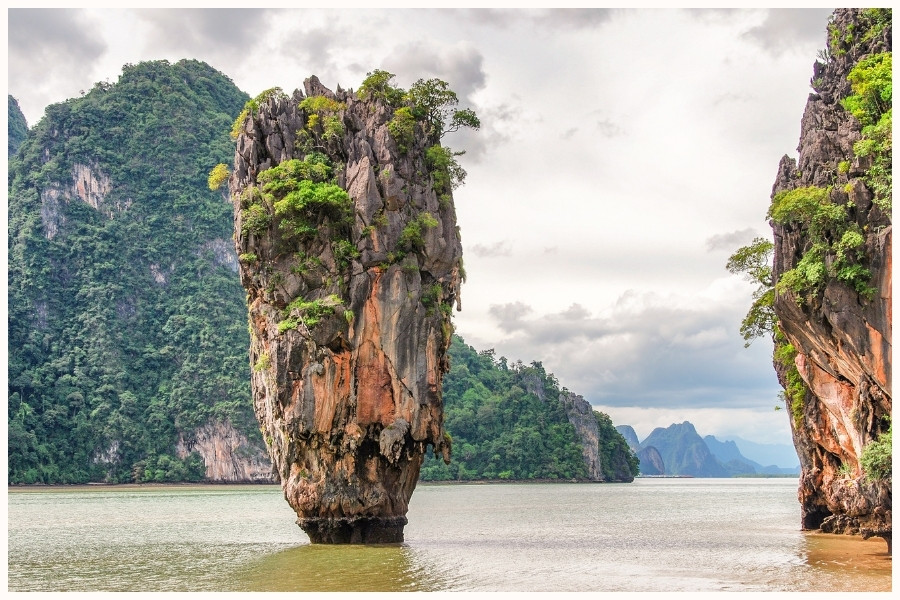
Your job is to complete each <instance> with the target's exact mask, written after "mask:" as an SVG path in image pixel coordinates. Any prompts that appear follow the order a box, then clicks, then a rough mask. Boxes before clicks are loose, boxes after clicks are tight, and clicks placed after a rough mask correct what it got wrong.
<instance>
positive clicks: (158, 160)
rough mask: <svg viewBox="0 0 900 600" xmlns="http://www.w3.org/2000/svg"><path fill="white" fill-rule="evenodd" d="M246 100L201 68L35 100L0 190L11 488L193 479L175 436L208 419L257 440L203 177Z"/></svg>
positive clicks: (234, 300) (223, 232)
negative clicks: (33, 116) (37, 106)
mask: <svg viewBox="0 0 900 600" xmlns="http://www.w3.org/2000/svg"><path fill="white" fill-rule="evenodd" d="M246 100H247V96H246V94H244V93H243V92H241V91H240V90H238V89H237V87H235V86H234V84H233V83H232V82H231V80H229V79H228V78H227V77H225V76H224V75H222V74H221V73H219V72H217V71H215V70H214V69H212V68H211V67H209V66H208V65H206V64H204V63H200V62H197V61H180V62H178V63H177V64H169V63H168V62H167V61H159V62H150V63H142V64H138V65H126V66H125V67H124V68H123V72H122V75H121V77H120V79H119V81H118V82H117V83H116V84H108V83H98V84H97V85H95V86H94V88H93V89H92V90H90V92H88V93H87V94H85V95H84V96H82V97H80V98H75V99H72V100H69V101H67V102H64V103H61V104H56V105H53V106H50V107H48V108H47V110H46V114H45V116H44V117H43V119H41V120H40V121H39V122H38V123H37V124H36V125H35V126H34V127H33V129H32V131H31V132H30V133H29V135H28V137H27V139H26V140H25V141H24V142H23V144H22V147H21V152H20V155H19V156H20V159H21V160H20V161H18V162H16V163H13V164H12V165H11V169H12V172H11V173H10V190H9V246H8V250H9V271H8V284H9V291H8V301H9V313H8V319H9V321H8V323H9V341H8V344H9V347H8V349H9V408H8V410H9V412H8V417H9V471H8V477H9V482H10V483H20V482H46V483H53V482H85V481H104V480H105V481H113V482H122V481H132V480H137V481H143V480H157V481H166V480H178V479H197V478H199V477H202V475H203V462H202V460H199V461H198V459H199V456H197V455H193V456H188V457H186V458H185V459H183V460H181V459H178V458H177V457H176V456H175V451H174V448H175V444H176V441H177V440H178V437H179V434H187V435H190V433H191V432H192V431H194V430H195V429H196V428H197V427H199V426H201V425H203V424H204V423H207V422H209V421H210V420H214V421H217V422H222V421H230V422H232V423H233V424H235V426H236V427H238V429H240V430H242V431H244V432H245V433H246V434H247V435H249V436H252V437H251V439H254V440H257V439H258V438H259V433H258V430H257V427H256V424H255V420H254V417H253V414H252V409H251V405H250V401H249V383H248V380H249V366H248V364H247V347H248V344H249V339H248V334H247V325H246V308H245V305H244V298H243V292H242V290H241V288H240V284H239V282H238V277H237V274H236V272H235V269H236V262H235V259H234V258H233V257H232V255H233V252H234V250H233V243H232V241H231V239H232V215H231V212H232V209H231V204H230V203H229V202H228V201H227V198H225V197H223V196H222V194H221V193H219V192H211V191H210V190H209V189H208V187H207V173H208V172H209V170H210V168H211V167H212V166H213V165H215V164H217V163H220V162H229V161H230V160H231V157H232V155H233V152H234V150H233V146H232V143H231V142H230V140H229V138H228V131H229V129H230V126H231V123H232V122H233V121H234V118H235V116H236V115H237V114H238V113H239V112H240V110H241V108H242V106H243V105H244V102H245V101H246ZM260 443H261V442H260Z"/></svg>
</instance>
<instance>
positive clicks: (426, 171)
mask: <svg viewBox="0 0 900 600" xmlns="http://www.w3.org/2000/svg"><path fill="white" fill-rule="evenodd" d="M304 87H305V95H304V94H303V93H301V92H299V91H295V92H294V94H293V96H291V97H287V96H286V95H283V94H279V93H272V94H270V95H268V96H267V97H263V98H260V99H259V104H258V108H256V109H254V110H252V111H251V114H250V115H249V117H248V118H247V119H245V120H244V121H243V126H242V128H241V129H240V132H239V134H238V137H237V150H236V154H235V161H234V171H233V173H232V175H231V179H230V182H229V185H230V189H231V194H232V198H233V201H234V203H235V231H236V236H235V239H236V247H237V252H238V254H239V256H240V259H241V281H242V283H243V285H244V287H245V288H246V290H247V301H248V306H249V317H250V330H251V343H250V361H251V365H252V366H253V369H252V370H253V373H252V388H253V401H254V405H255V410H256V415H257V418H258V420H259V422H260V424H261V429H262V431H263V435H264V437H265V439H266V443H267V445H268V449H269V453H270V455H271V458H272V461H273V465H274V469H275V471H276V473H277V476H278V478H279V480H280V481H281V485H282V488H283V490H284V495H285V498H286V499H287V501H288V503H289V504H290V505H291V506H292V507H293V508H294V510H295V511H296V512H297V515H298V524H299V525H300V526H301V527H302V528H303V530H304V531H305V532H306V533H307V534H308V535H309V536H310V539H311V540H312V541H313V542H314V543H316V542H324V543H347V542H352V543H379V542H397V541H402V539H403V527H404V525H405V524H406V522H407V520H406V516H405V515H406V512H407V507H408V502H409V498H410V496H411V495H412V492H413V489H414V488H415V485H416V481H417V479H418V477H419V469H420V466H421V464H422V461H423V458H424V454H425V451H426V449H427V448H428V447H429V446H430V447H432V448H433V450H434V452H435V453H437V454H443V456H444V458H445V460H449V453H450V441H449V438H448V437H447V436H445V433H444V428H443V407H442V401H441V380H442V377H443V374H444V373H445V372H446V370H447V369H448V362H447V355H446V352H447V348H448V346H449V344H450V338H451V332H452V326H451V323H450V311H451V307H452V306H453V305H454V304H458V302H459V288H460V268H461V257H462V247H461V244H460V239H459V232H458V229H457V226H456V214H455V209H454V207H453V202H452V198H451V197H450V195H449V190H444V191H445V192H447V193H443V194H438V193H437V192H436V191H435V187H438V186H436V185H435V181H434V179H435V176H436V175H435V172H434V168H433V165H431V167H430V166H429V164H428V162H427V161H426V150H427V149H428V148H430V147H434V146H435V145H436V144H438V140H437V139H435V137H434V136H430V135H429V134H428V132H427V130H426V129H425V128H424V126H423V125H422V123H421V122H417V123H416V126H415V129H414V132H413V134H412V136H411V137H409V138H408V139H405V140H404V143H403V144H402V147H401V144H398V140H397V139H395V137H394V136H393V135H392V133H391V132H390V131H389V123H390V122H391V119H392V115H393V112H394V111H393V110H392V109H391V108H390V107H389V106H387V105H386V104H385V102H384V101H383V100H381V99H374V98H372V99H368V100H363V99H361V98H360V97H358V96H357V95H355V94H353V93H351V92H346V91H342V90H341V89H340V88H338V90H337V91H336V92H332V91H331V90H329V89H327V88H325V87H324V86H323V85H322V84H321V83H320V82H319V81H318V79H316V78H315V77H312V78H310V79H307V80H306V81H305V82H304ZM304 101H306V102H305V103H304ZM302 103H303V106H304V107H303V108H301V107H300V105H301V104H302Z"/></svg>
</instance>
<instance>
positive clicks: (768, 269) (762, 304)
mask: <svg viewBox="0 0 900 600" xmlns="http://www.w3.org/2000/svg"><path fill="white" fill-rule="evenodd" d="M773 249H774V244H773V243H772V242H770V241H769V240H767V239H765V238H761V237H758V238H754V240H753V241H752V242H751V243H750V244H749V245H747V246H744V247H742V248H738V249H737V250H736V251H735V252H734V254H732V255H731V256H730V257H729V259H728V263H727V264H726V265H725V268H726V269H728V271H729V272H730V273H734V274H736V275H738V274H743V275H744V276H745V278H746V279H748V280H749V281H750V282H751V283H755V284H757V288H756V290H754V292H753V304H752V305H751V306H750V310H749V311H748V312H747V315H746V316H745V317H744V320H743V321H742V322H741V335H742V336H743V338H744V340H745V343H744V346H745V347H746V346H749V345H750V343H751V342H752V341H753V340H754V339H755V338H758V337H761V336H763V335H765V334H767V333H771V332H772V331H774V328H775V323H776V321H777V318H776V316H775V309H774V304H775V288H774V287H773V284H772V265H771V258H772V251H773Z"/></svg>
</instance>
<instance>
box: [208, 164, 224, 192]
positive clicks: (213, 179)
mask: <svg viewBox="0 0 900 600" xmlns="http://www.w3.org/2000/svg"><path fill="white" fill-rule="evenodd" d="M227 179H228V165H226V164H225V163H219V164H217V165H216V166H214V167H213V168H212V171H210V172H209V177H208V178H207V182H206V183H207V185H208V186H209V189H210V190H212V191H216V190H217V189H219V188H220V187H222V184H223V183H225V181H226V180H227Z"/></svg>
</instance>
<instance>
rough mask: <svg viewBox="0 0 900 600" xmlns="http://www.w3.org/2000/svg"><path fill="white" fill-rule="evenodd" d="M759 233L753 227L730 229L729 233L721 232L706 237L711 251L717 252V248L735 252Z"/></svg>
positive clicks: (707, 246)
mask: <svg viewBox="0 0 900 600" xmlns="http://www.w3.org/2000/svg"><path fill="white" fill-rule="evenodd" d="M758 235H759V233H758V232H757V231H756V230H755V229H753V228H752V227H747V228H746V229H739V230H737V231H730V232H728V233H719V234H716V235H713V236H710V237H708V238H706V249H707V250H709V251H710V252H715V251H716V250H728V251H729V252H733V251H734V250H737V249H738V248H739V247H741V246H743V245H744V244H747V243H748V242H750V241H751V240H753V238H755V237H756V236H758Z"/></svg>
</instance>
